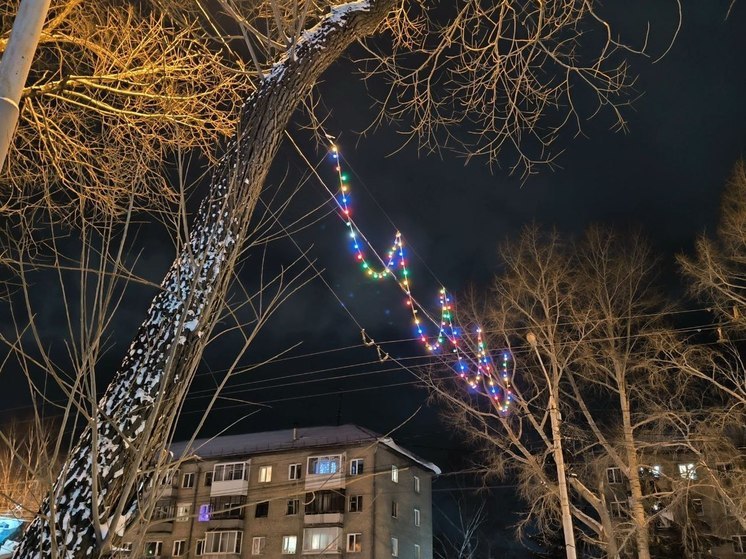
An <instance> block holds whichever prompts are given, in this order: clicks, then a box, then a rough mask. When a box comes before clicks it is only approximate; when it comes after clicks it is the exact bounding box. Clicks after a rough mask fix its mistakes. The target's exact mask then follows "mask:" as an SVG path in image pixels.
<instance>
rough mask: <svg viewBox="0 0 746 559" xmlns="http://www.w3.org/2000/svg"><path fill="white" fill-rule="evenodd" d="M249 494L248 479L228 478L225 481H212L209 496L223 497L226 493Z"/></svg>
mask: <svg viewBox="0 0 746 559" xmlns="http://www.w3.org/2000/svg"><path fill="white" fill-rule="evenodd" d="M248 494H249V480H248V479H230V480H226V481H214V480H213V482H212V486H210V497H223V496H226V495H243V496H246V495H248Z"/></svg>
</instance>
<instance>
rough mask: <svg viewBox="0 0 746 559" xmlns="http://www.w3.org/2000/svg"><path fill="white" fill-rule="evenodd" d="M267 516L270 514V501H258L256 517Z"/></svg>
mask: <svg viewBox="0 0 746 559" xmlns="http://www.w3.org/2000/svg"><path fill="white" fill-rule="evenodd" d="M267 516H269V501H262V502H261V503H257V504H256V512H255V513H254V518H267Z"/></svg>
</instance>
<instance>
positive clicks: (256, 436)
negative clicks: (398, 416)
mask: <svg viewBox="0 0 746 559" xmlns="http://www.w3.org/2000/svg"><path fill="white" fill-rule="evenodd" d="M374 442H378V443H380V444H383V445H385V446H386V447H388V448H390V449H391V450H393V451H395V452H398V453H399V454H401V455H403V456H405V457H407V458H409V459H410V460H412V461H413V462H416V463H418V464H420V465H421V466H422V467H423V468H426V469H428V470H431V471H432V472H433V473H435V474H436V475H438V474H440V468H438V466H436V465H435V464H433V463H432V462H428V461H426V460H423V459H422V458H419V457H418V456H416V455H415V454H413V453H411V452H410V451H408V450H406V449H404V448H402V447H400V446H399V445H397V444H396V443H395V442H394V441H393V439H391V438H390V437H383V436H382V435H380V434H378V433H376V432H374V431H370V430H368V429H365V428H363V427H359V426H358V425H337V426H324V427H298V428H297V429H284V430H281V431H265V432H262V433H245V434H242V435H223V436H218V437H212V438H209V439H195V440H194V441H192V442H191V443H189V441H184V442H177V443H172V444H171V446H170V450H171V452H172V453H173V455H174V457H175V458H177V459H183V458H189V457H192V456H196V457H199V458H225V457H228V456H245V455H248V454H263V453H267V452H277V451H282V450H296V449H301V448H313V447H321V446H343V445H351V444H359V443H374Z"/></svg>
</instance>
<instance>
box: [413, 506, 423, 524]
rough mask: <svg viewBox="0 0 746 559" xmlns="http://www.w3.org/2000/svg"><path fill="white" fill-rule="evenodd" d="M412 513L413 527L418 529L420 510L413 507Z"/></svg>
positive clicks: (420, 516)
mask: <svg viewBox="0 0 746 559" xmlns="http://www.w3.org/2000/svg"><path fill="white" fill-rule="evenodd" d="M413 512H414V525H415V526H417V527H418V528H419V527H420V526H421V525H422V513H421V512H420V509H418V508H417V507H415V508H414V509H413Z"/></svg>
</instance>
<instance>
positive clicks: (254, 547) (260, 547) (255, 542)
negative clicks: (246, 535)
mask: <svg viewBox="0 0 746 559" xmlns="http://www.w3.org/2000/svg"><path fill="white" fill-rule="evenodd" d="M265 549H267V536H254V537H253V538H251V555H263V554H264V550H265Z"/></svg>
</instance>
